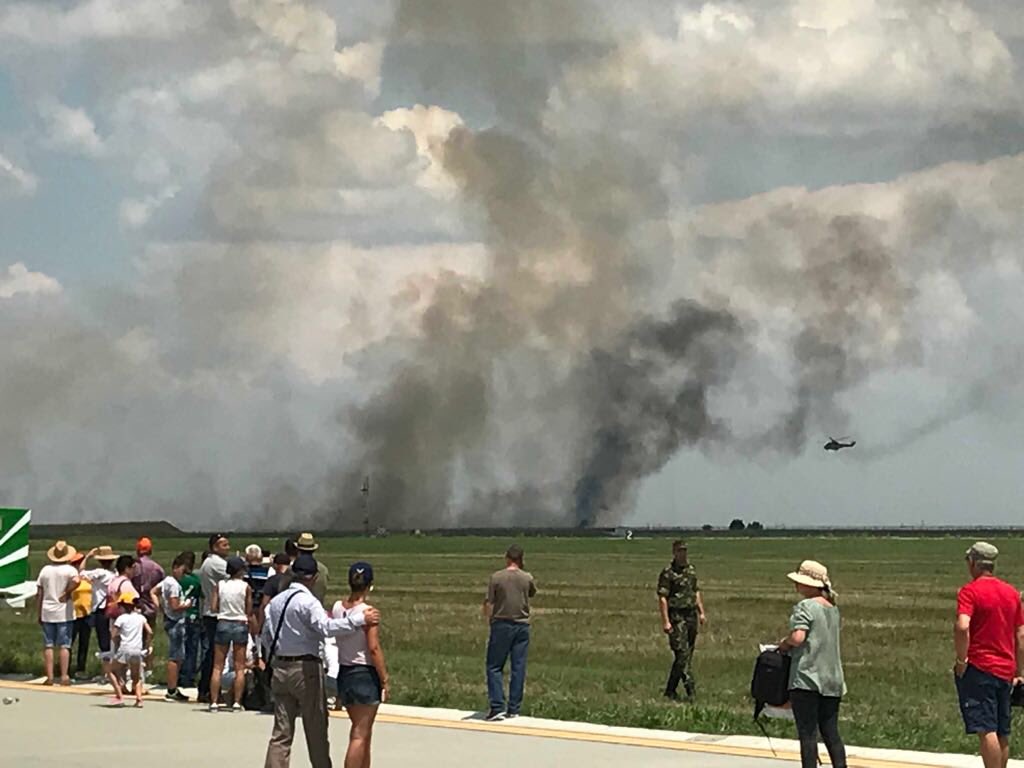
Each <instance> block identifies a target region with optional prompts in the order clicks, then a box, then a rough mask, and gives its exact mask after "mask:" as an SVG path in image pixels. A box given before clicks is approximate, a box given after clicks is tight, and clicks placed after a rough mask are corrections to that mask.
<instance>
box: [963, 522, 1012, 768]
mask: <svg viewBox="0 0 1024 768" xmlns="http://www.w3.org/2000/svg"><path fill="white" fill-rule="evenodd" d="M998 556H999V550H998V549H996V548H995V547H994V546H992V545H991V544H988V543H987V542H984V541H979V542H977V543H976V544H974V546H972V547H971V548H970V549H968V550H967V555H966V560H967V571H968V573H970V576H971V581H970V583H968V584H967V585H965V586H964V587H963V588H961V590H960V592H959V593H958V594H957V600H956V603H957V605H956V623H955V625H954V631H953V642H954V647H955V650H956V662H955V663H954V665H953V674H954V675H955V678H956V692H957V696H958V698H959V699H960V713H961V715H962V716H963V720H964V727H965V728H966V730H967V733H973V734H977V735H978V742H979V750H980V752H981V760H982V762H983V763H984V765H985V768H1006V764H1007V762H1008V761H1009V759H1010V694H1011V692H1012V689H1013V685H1014V683H1015V682H1022V680H1021V678H1022V677H1024V609H1022V607H1021V597H1020V593H1019V592H1018V591H1017V590H1016V589H1015V588H1014V587H1012V586H1011V585H1009V584H1007V583H1006V582H1005V581H1002V580H1001V579H997V578H996V577H995V568H996V558H997V557H998Z"/></svg>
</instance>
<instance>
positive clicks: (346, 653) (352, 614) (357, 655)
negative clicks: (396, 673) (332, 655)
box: [331, 600, 370, 667]
mask: <svg viewBox="0 0 1024 768" xmlns="http://www.w3.org/2000/svg"><path fill="white" fill-rule="evenodd" d="M366 608H367V605H366V603H359V604H358V605H353V606H352V607H351V608H348V609H346V608H345V606H344V605H343V604H342V602H341V600H339V601H338V602H336V603H335V604H334V609H333V610H332V611H331V615H332V616H333V617H334V618H336V619H355V618H356V617H359V618H360V620H361V621H363V623H365V622H366V620H365V619H363V613H365V612H366ZM367 656H369V647H368V645H367V643H366V632H365V631H364V632H349V633H348V634H345V635H341V636H340V637H339V638H338V663H339V664H340V665H341V666H343V667H355V666H359V667H366V666H369V663H370V662H369V661H367Z"/></svg>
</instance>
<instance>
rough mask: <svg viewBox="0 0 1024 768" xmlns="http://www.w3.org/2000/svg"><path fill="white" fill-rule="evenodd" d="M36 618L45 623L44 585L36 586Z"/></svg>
mask: <svg viewBox="0 0 1024 768" xmlns="http://www.w3.org/2000/svg"><path fill="white" fill-rule="evenodd" d="M36 619H37V620H38V621H39V623H40V624H42V623H43V588H42V586H37V587H36Z"/></svg>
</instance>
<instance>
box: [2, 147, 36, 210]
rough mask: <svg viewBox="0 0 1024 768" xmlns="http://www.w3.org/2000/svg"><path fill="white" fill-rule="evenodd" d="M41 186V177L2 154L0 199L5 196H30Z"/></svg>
mask: <svg viewBox="0 0 1024 768" xmlns="http://www.w3.org/2000/svg"><path fill="white" fill-rule="evenodd" d="M38 187H39V179H37V178H36V177H35V176H34V175H33V174H32V173H30V172H29V171H26V170H25V169H24V168H19V167H18V166H17V165H15V164H14V163H13V162H12V161H11V160H9V159H8V158H6V157H4V156H3V155H0V199H2V198H3V197H5V196H12V197H30V196H32V195H34V194H35V191H36V189H37V188H38Z"/></svg>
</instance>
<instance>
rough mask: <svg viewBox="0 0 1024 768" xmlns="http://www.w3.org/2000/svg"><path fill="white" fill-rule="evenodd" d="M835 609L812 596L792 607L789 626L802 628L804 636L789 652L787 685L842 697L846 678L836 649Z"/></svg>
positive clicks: (836, 610) (836, 617)
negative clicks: (790, 661)
mask: <svg viewBox="0 0 1024 768" xmlns="http://www.w3.org/2000/svg"><path fill="white" fill-rule="evenodd" d="M839 623H840V622H839V609H838V608H836V607H835V606H834V605H829V606H826V605H822V604H821V603H820V602H818V601H817V600H816V599H814V598H808V599H807V600H801V601H800V602H799V603H797V604H796V605H795V606H793V615H792V616H790V618H789V629H790V631H791V632H792V631H793V630H795V629H802V630H804V631H805V632H806V633H807V637H806V639H805V640H804V641H803V643H801V644H800V645H798V646H797V647H796V648H794V649H792V650H791V651H790V657H791V658H792V666H790V668H789V687H790V689H793V688H798V689H800V690H802V691H816V692H817V693H820V694H821V695H822V696H844V695H845V694H846V681H845V679H844V677H843V662H842V660H841V658H840V652H839Z"/></svg>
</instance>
